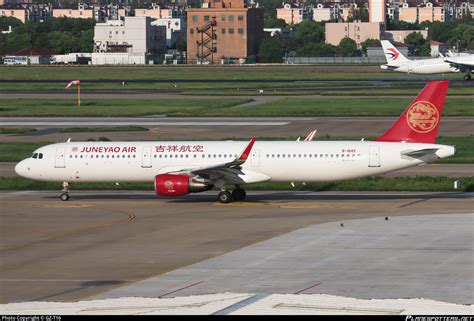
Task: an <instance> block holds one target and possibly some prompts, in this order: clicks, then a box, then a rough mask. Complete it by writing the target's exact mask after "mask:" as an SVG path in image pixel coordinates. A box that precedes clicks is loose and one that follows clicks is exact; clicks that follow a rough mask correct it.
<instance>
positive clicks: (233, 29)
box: [186, 0, 264, 63]
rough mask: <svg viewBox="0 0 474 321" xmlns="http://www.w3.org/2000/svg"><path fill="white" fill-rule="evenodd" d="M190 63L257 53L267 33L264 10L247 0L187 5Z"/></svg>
mask: <svg viewBox="0 0 474 321" xmlns="http://www.w3.org/2000/svg"><path fill="white" fill-rule="evenodd" d="M186 13H187V24H188V25H187V60H188V63H220V62H221V61H222V59H224V60H226V59H245V58H247V57H248V56H250V55H256V54H257V53H258V49H259V44H260V41H261V39H262V38H263V36H264V32H263V10H262V9H258V8H255V7H251V6H248V5H247V3H246V2H245V1H244V0H204V2H203V3H202V7H201V8H188V9H187V10H186Z"/></svg>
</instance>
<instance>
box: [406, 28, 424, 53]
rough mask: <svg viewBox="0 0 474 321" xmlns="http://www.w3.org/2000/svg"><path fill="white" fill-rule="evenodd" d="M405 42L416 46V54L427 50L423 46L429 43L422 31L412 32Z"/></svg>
mask: <svg viewBox="0 0 474 321" xmlns="http://www.w3.org/2000/svg"><path fill="white" fill-rule="evenodd" d="M404 42H405V43H406V44H408V45H413V46H414V47H415V54H416V55H420V54H421V53H422V52H423V51H425V52H426V49H424V50H423V48H422V47H423V46H424V45H425V44H427V41H426V40H425V39H424V38H423V36H422V35H421V33H418V32H412V33H410V34H408V36H406V37H405V40H404Z"/></svg>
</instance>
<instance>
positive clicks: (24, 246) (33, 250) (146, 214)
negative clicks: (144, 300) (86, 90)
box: [0, 191, 473, 303]
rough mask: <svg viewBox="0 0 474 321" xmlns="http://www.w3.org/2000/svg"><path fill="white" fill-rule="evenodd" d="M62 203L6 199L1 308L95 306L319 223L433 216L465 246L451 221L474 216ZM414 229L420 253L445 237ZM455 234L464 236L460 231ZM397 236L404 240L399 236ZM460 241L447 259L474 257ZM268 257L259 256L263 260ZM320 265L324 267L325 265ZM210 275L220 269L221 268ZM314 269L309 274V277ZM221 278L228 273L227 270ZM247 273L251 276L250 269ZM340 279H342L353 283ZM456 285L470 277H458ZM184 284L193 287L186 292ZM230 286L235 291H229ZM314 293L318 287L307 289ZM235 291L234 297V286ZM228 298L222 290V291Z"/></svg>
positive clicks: (89, 197) (440, 200) (95, 197)
mask: <svg viewBox="0 0 474 321" xmlns="http://www.w3.org/2000/svg"><path fill="white" fill-rule="evenodd" d="M58 194H59V192H28V191H25V192H4V193H0V202H1V209H2V211H1V224H0V226H1V231H0V257H1V261H0V263H1V266H0V289H1V290H0V303H8V302H21V301H31V300H35V301H38V300H42V301H74V300H79V299H87V298H92V297H97V296H98V295H101V294H103V293H105V292H107V291H110V290H114V289H117V288H119V287H122V286H126V285H130V284H133V283H135V282H139V281H141V280H144V279H148V278H150V277H155V276H159V275H162V274H164V273H167V272H171V271H175V270H177V269H180V268H185V267H188V266H190V265H192V264H195V263H198V262H203V261H205V260H207V259H211V258H217V257H219V256H221V255H223V254H226V253H229V252H232V251H236V250H239V249H242V248H244V247H246V246H251V245H253V244H256V243H258V242H262V241H265V240H269V239H272V238H275V237H279V236H282V235H285V234H287V233H289V232H292V231H296V230H298V229H302V228H306V227H310V226H312V225H314V224H320V223H328V222H336V225H335V226H340V223H341V222H343V223H344V226H348V227H349V229H347V231H351V230H352V231H353V233H355V234H357V231H358V230H357V229H354V227H353V228H352V229H351V227H350V226H351V221H348V220H354V219H364V218H373V217H376V218H379V220H382V221H383V223H386V222H385V220H383V217H385V216H387V217H389V221H388V223H391V222H397V218H395V217H398V216H410V215H428V216H426V217H427V221H429V219H428V217H429V216H431V215H433V214H446V216H447V218H446V221H444V222H445V223H446V224H448V223H449V222H451V223H452V224H451V223H449V224H451V225H452V226H451V225H450V227H449V229H448V227H446V231H448V230H449V231H450V232H449V233H448V234H447V235H452V234H453V233H454V234H456V233H458V234H456V235H459V237H461V235H465V232H463V231H465V230H466V229H468V230H469V225H468V224H469V222H465V221H463V222H464V223H463V224H458V225H456V224H454V223H455V221H456V220H458V218H457V216H456V217H455V216H451V215H450V214H452V213H457V214H468V213H472V205H473V194H472V193H375V192H374V193H372V192H371V193H350V192H347V193H331V192H326V193H311V192H266V193H265V192H259V193H255V192H254V193H249V194H250V195H249V196H248V200H247V201H246V202H236V203H231V204H228V205H223V204H220V203H216V202H215V199H216V195H215V193H204V194H196V195H190V196H188V197H182V198H177V199H162V198H157V197H156V196H155V195H154V193H152V192H150V193H144V192H137V193H133V192H93V191H91V192H76V191H73V193H72V197H71V200H70V201H69V202H61V201H59V200H58ZM450 217H451V218H452V219H451V221H450ZM380 218H381V219H380ZM466 218H468V216H466ZM416 220H417V222H418V223H417V224H411V225H412V226H411V230H410V231H409V232H407V237H410V238H411V237H414V236H413V235H415V234H416V232H417V230H416V227H417V226H419V227H420V230H419V231H420V232H423V233H421V235H420V237H422V239H423V240H425V241H426V243H416V242H415V243H414V244H419V245H420V246H421V245H423V244H426V246H428V245H429V244H430V243H429V242H430V241H433V242H435V241H436V240H440V239H441V240H442V239H443V238H442V237H443V235H442V233H440V232H439V230H436V231H431V232H430V233H429V235H427V234H426V232H427V229H428V227H426V226H425V225H424V224H425V221H423V217H418V218H416ZM377 222H378V221H377ZM403 222H405V221H403ZM453 222H454V223H453ZM458 222H460V221H458ZM376 224H381V223H376ZM400 224H401V223H400ZM403 224H405V223H403ZM409 225H410V224H409ZM459 225H461V226H462V228H464V230H462V229H459V230H458V229H457V227H458V226H459ZM357 226H359V227H358V228H361V230H360V231H361V233H362V231H365V230H364V229H363V228H368V227H370V226H372V225H366V224H362V225H361V224H360V223H358V225H357ZM374 226H375V225H374ZM377 226H378V225H377ZM397 226H400V225H397ZM438 226H441V228H443V227H444V225H438ZM470 231H471V232H472V228H470ZM399 232H400V233H402V235H401V236H400V237H402V238H403V232H402V231H399ZM314 233H316V232H314ZM363 233H365V232H363ZM372 233H376V231H374V230H373V231H372ZM342 236H343V235H342ZM342 236H341V237H342ZM430 236H431V237H430ZM308 237H309V239H308ZM463 237H465V236H463ZM461 239H462V238H461ZM316 240H317V234H313V233H310V234H308V236H307V239H306V241H308V242H311V241H312V242H314V241H316ZM377 240H378V241H380V242H381V243H380V244H385V245H386V244H387V243H386V242H387V241H388V240H389V238H384V233H382V232H381V233H379V235H378V236H377ZM407 240H408V239H407ZM415 240H417V239H415ZM420 240H421V239H420ZM462 240H463V241H461V242H460V243H459V239H457V241H456V242H457V243H449V242H448V243H447V244H445V245H446V249H445V250H441V251H447V252H449V253H450V254H449V255H455V254H456V253H458V254H461V253H464V252H462V251H466V250H467V251H469V250H468V248H469V247H470V246H471V247H472V239H471V240H470V241H471V243H469V242H468V241H469V240H468V239H467V240H466V239H462ZM334 241H338V240H336V239H335V240H334ZM339 241H343V238H341V239H339ZM335 244H336V243H335ZM443 244H444V243H443ZM459 244H462V245H463V246H464V248H461V247H460V245H459ZM273 250H278V249H273ZM280 250H283V248H281V249H280ZM391 251H397V249H396V248H394V249H392V250H391ZM471 252H472V249H471ZM269 253H270V252H269ZM269 253H262V258H263V257H265V256H266V255H268V254H269ZM377 253H378V254H380V252H377ZM430 253H438V252H437V251H433V252H430ZM289 254H291V253H289ZM328 254H331V253H328ZM332 255H335V253H332ZM449 257H451V256H449ZM464 257H467V256H464ZM258 259H259V256H258V255H257V257H252V260H250V261H246V262H242V263H241V264H242V266H245V265H249V264H250V265H251V264H258ZM290 259H291V258H287V259H285V262H286V263H285V262H281V263H282V267H285V266H287V265H288V264H290V263H288V262H291V261H288V260H290ZM321 260H322V261H321V263H324V258H321ZM367 260H370V262H372V263H371V264H372V265H371V268H372V269H375V268H376V263H375V261H374V260H375V259H374V258H373V257H372V258H370V257H369V258H367V257H363V256H359V260H358V261H357V260H356V261H355V262H352V263H354V264H357V268H358V269H360V267H361V266H364V265H365V264H366V263H367V262H368V261H367ZM252 261H253V263H252ZM326 262H328V261H326ZM347 262H349V261H347ZM428 262H429V260H428ZM445 262H446V263H447V262H448V261H445ZM391 263H392V266H393V268H394V269H395V267H397V268H398V269H399V271H407V273H408V272H409V271H412V268H413V267H410V269H409V270H405V269H404V267H403V264H400V263H401V262H399V261H397V260H392V261H391ZM293 264H294V265H295V266H298V264H300V265H301V267H299V268H303V267H304V266H305V265H306V263H304V264H302V262H298V260H294V261H293ZM374 264H375V265H374ZM469 264H471V263H470V262H469V261H468V260H467V261H456V265H455V267H452V266H450V265H449V264H446V265H445V266H443V269H444V271H445V274H439V275H438V277H439V278H446V277H447V278H446V280H453V278H454V279H455V278H456V275H457V274H456V273H457V272H455V271H465V269H469V271H472V265H469ZM290 265H291V264H290ZM214 268H216V269H218V270H219V267H218V266H214ZM275 268H277V267H275ZM312 268H313V267H312V266H311V265H310V266H307V269H312ZM419 268H420V269H423V268H424V266H419ZM454 268H455V269H454ZM341 269H342V267H341ZM220 271H221V272H225V271H224V269H221V270H220ZM241 271H242V273H245V269H242V270H241ZM379 273H381V274H378V275H377V276H376V278H380V277H390V278H392V277H394V276H393V275H384V274H383V269H382V270H381V271H379ZM348 275H351V274H348ZM241 277H243V275H242V276H241ZM341 277H342V279H343V280H346V278H347V276H346V277H343V276H341ZM459 277H466V275H465V274H459ZM295 280H296V279H295ZM312 280H313V281H318V277H317V276H316V275H315V276H314V278H312ZM426 280H427V279H418V278H416V277H413V278H409V280H408V281H409V282H410V288H414V287H415V286H416V284H418V285H419V287H420V288H421V287H424V286H425V284H424V282H425V281H426ZM430 280H431V279H430ZM463 280H464V281H465V282H468V281H466V280H465V279H463ZM199 281H200V280H197V281H196V282H199ZM290 281H291V280H290ZM306 281H307V280H306ZM306 281H305V282H306ZM408 281H407V282H408ZM358 282H362V279H360V280H358ZM215 284H217V283H215ZM259 284H261V283H259ZM443 284H445V283H443ZM446 284H447V283H446ZM471 284H472V281H471ZM186 285H189V284H187V283H186V284H184V285H183V286H186ZM227 285H228V286H230V283H228V284H227ZM293 285H294V286H295V288H297V289H296V290H298V289H300V290H301V289H303V287H302V286H301V285H302V284H301V283H298V284H296V283H295V284H293ZM311 285H313V283H311V284H307V286H311ZM288 286H289V285H288ZM430 287H431V288H432V287H434V285H430ZM233 288H234V289H237V290H238V287H235V286H234V285H233ZM222 289H225V284H223V285H222ZM443 289H445V288H443ZM446 289H448V290H449V289H450V286H449V284H447V285H446ZM174 290H176V289H174ZM296 290H295V291H296ZM358 291H363V289H359V290H358ZM446 291H447V290H446ZM448 292H449V291H447V292H446V293H448ZM359 293H361V292H359ZM160 294H166V293H160ZM453 298H455V295H454V294H453V297H451V299H453ZM448 299H449V298H448ZM453 300H454V299H453ZM448 301H449V300H448Z"/></svg>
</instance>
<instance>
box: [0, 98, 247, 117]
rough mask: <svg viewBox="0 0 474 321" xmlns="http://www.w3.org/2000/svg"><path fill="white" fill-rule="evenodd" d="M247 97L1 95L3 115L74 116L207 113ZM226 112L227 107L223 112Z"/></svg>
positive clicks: (188, 114)
mask: <svg viewBox="0 0 474 321" xmlns="http://www.w3.org/2000/svg"><path fill="white" fill-rule="evenodd" d="M251 101H253V100H252V99H245V98H242V99H240V98H223V99H192V98H190V99H155V100H149V99H148V100H135V99H134V100H127V99H100V100H91V99H84V100H82V102H81V107H79V108H78V107H76V105H75V99H74V96H71V99H70V100H66V99H15V100H7V99H0V116H3V117H5V116H35V117H47V116H49V117H74V116H96V117H109V116H110V117H112V116H122V117H125V116H130V117H134V116H146V115H164V114H167V115H174V116H191V115H192V116H205V113H206V112H207V111H208V110H220V109H223V110H225V109H226V108H227V107H233V106H236V105H240V104H243V103H247V102H251ZM222 113H223V114H225V111H224V112H222Z"/></svg>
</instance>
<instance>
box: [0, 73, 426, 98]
mask: <svg viewBox="0 0 474 321" xmlns="http://www.w3.org/2000/svg"><path fill="white" fill-rule="evenodd" d="M0 70H1V69H0ZM371 84H372V83H370V82H363V81H360V82H356V83H351V82H337V83H333V82H315V81H310V82H261V81H253V82H229V81H220V82H189V83H188V82H177V83H160V82H152V81H149V82H128V83H126V84H125V85H122V84H121V82H118V81H117V82H106V83H98V82H82V83H81V93H91V92H92V93H93V92H95V91H98V90H107V91H114V90H134V91H137V92H139V91H140V90H146V91H150V90H157V91H160V90H161V91H166V92H177V93H179V92H181V91H187V90H199V92H200V91H202V90H205V91H209V92H214V91H216V90H219V91H220V90H229V91H231V92H238V91H239V90H253V92H254V93H255V92H256V90H257V89H262V88H263V89H265V88H280V89H285V88H291V89H297V88H302V89H304V90H315V89H319V90H321V89H325V88H327V87H334V86H357V87H362V86H371ZM64 85H65V84H63V83H56V82H55V83H53V82H35V83H16V82H9V83H8V82H7V83H2V84H1V86H0V92H1V91H8V92H11V91H28V92H30V91H32V92H41V91H53V92H61V93H62V92H64V89H63V88H64ZM418 86H419V85H418ZM422 87H423V86H421V88H422ZM69 91H70V92H76V89H75V88H71V89H70V90H69ZM199 92H197V93H196V94H198V93H199ZM206 94H207V93H206Z"/></svg>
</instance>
